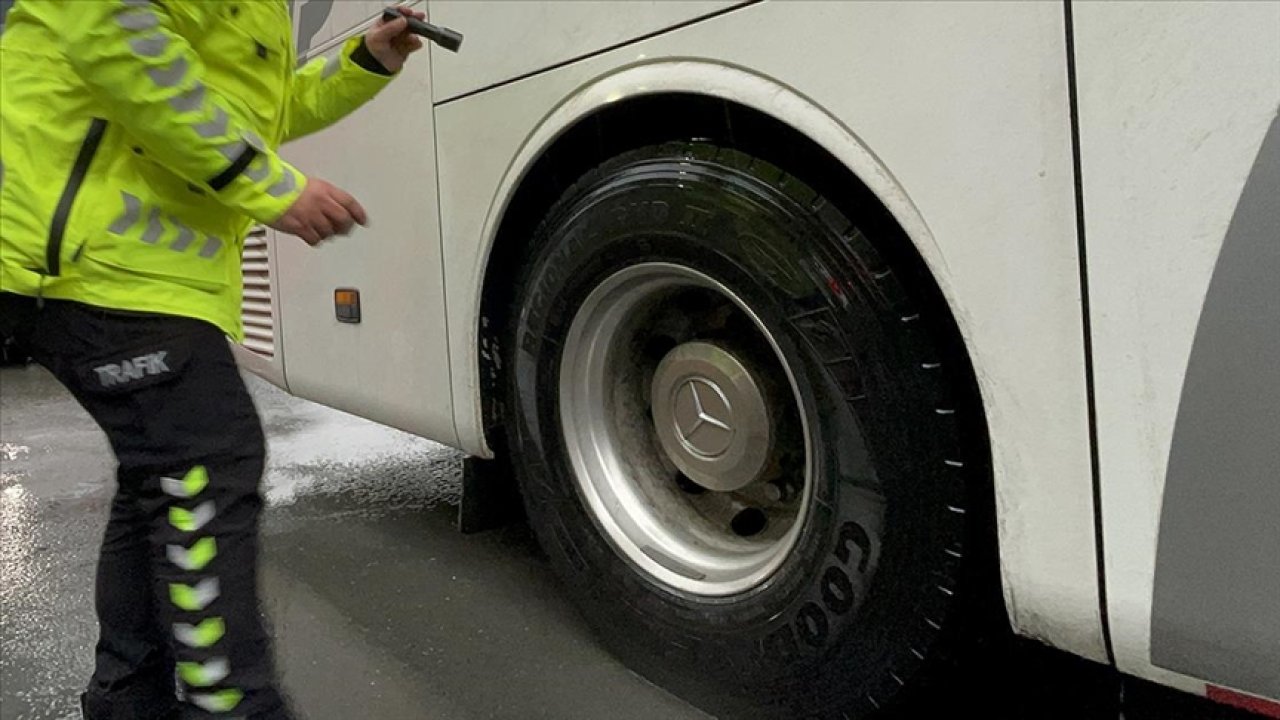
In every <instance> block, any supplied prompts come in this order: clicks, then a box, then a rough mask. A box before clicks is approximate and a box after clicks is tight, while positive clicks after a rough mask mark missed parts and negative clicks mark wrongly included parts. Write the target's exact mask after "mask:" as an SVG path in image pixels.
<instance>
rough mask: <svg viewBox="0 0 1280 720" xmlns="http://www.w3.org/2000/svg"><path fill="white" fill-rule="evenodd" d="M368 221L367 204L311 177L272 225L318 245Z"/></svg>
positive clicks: (310, 243) (309, 243)
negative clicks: (361, 204)
mask: <svg viewBox="0 0 1280 720" xmlns="http://www.w3.org/2000/svg"><path fill="white" fill-rule="evenodd" d="M368 222H369V218H368V217H367V216H366V215H365V212H364V208H363V207H360V203H358V202H356V199H355V198H353V197H351V195H349V194H347V193H346V192H345V191H344V190H342V189H341V188H337V187H334V186H333V185H330V184H329V183H327V182H325V181H324V180H320V179H318V178H309V179H308V180H307V186H306V187H305V188H303V189H302V194H301V195H299V196H298V199H297V200H295V201H294V203H293V205H292V206H290V207H289V209H288V210H286V211H285V213H284V215H281V216H280V219H279V220H276V221H275V222H273V223H271V227H273V228H275V229H276V230H279V231H280V232H283V233H288V234H290V235H297V236H298V237H300V238H302V239H303V240H305V241H306V243H307V244H308V245H317V244H319V243H320V241H322V240H326V239H328V238H331V237H333V236H334V235H346V234H347V233H349V232H351V227H352V226H353V225H355V224H356V223H359V224H361V225H365V224H367V223H368Z"/></svg>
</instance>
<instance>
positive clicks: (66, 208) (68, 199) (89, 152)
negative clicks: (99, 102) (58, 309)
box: [44, 118, 107, 277]
mask: <svg viewBox="0 0 1280 720" xmlns="http://www.w3.org/2000/svg"><path fill="white" fill-rule="evenodd" d="M106 131H107V121H106V120H103V119H102V118H94V119H93V122H92V123H90V124H89V133H88V134H87V135H85V137H84V142H83V143H81V144H80V153H79V154H78V155H76V162H75V165H72V166H71V175H70V177H68V178H67V185H66V187H64V188H63V189H62V196H61V197H59V198H58V206H57V207H56V208H55V209H54V211H53V221H52V222H50V223H49V243H48V244H47V245H46V246H45V255H44V260H45V269H46V270H48V272H49V274H50V275H53V276H55V277H56V276H58V275H61V274H62V238H63V236H64V235H66V233H67V221H68V220H70V218H71V206H72V205H73V204H75V201H76V195H77V194H79V193H80V186H81V185H83V184H84V178H85V175H88V174H89V165H90V164H92V163H93V156H94V155H96V154H97V153H98V146H99V145H101V144H102V136H103V134H104V133H106Z"/></svg>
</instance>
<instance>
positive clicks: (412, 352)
mask: <svg viewBox="0 0 1280 720" xmlns="http://www.w3.org/2000/svg"><path fill="white" fill-rule="evenodd" d="M307 7H308V6H306V5H304V6H302V9H303V10H306V9H307ZM361 7H362V6H360V5H358V4H352V5H351V6H349V7H348V6H347V4H346V3H341V2H340V3H337V4H336V7H335V9H334V13H333V14H334V15H335V16H338V17H340V18H341V21H342V22H345V23H348V24H352V23H354V25H351V26H350V27H345V28H343V29H342V30H340V31H335V32H333V33H332V34H331V35H330V36H329V37H328V38H327V39H325V40H324V41H318V42H315V43H313V44H312V45H311V46H310V52H311V55H312V56H313V57H315V56H325V57H327V56H328V55H329V54H331V53H334V52H338V51H339V49H340V48H341V44H342V41H343V40H344V39H345V38H346V37H349V36H350V35H351V34H352V33H354V32H356V31H357V30H358V29H359V26H360V25H361V24H363V23H365V22H367V21H370V20H372V18H373V17H375V16H374V15H368V14H366V13H365V12H364V10H370V9H372V10H373V11H374V12H375V13H376V12H377V11H378V9H376V8H371V7H367V8H364V9H363V10H361ZM357 11H360V12H357ZM304 19H305V16H303V17H301V18H300V17H299V13H298V12H297V11H295V22H300V21H301V20H304ZM328 22H329V24H331V23H333V22H337V20H330V21H328ZM326 27H328V25H326ZM430 77H431V65H430V55H429V54H428V53H422V54H421V55H420V56H419V57H416V58H414V62H411V63H409V64H407V65H406V66H405V69H404V71H403V72H402V74H401V76H400V77H399V78H397V79H396V82H395V84H394V86H393V87H392V88H390V89H389V90H388V91H386V92H383V93H381V94H380V95H379V96H378V97H377V98H375V99H374V100H373V101H372V102H371V103H369V105H368V106H366V107H364V108H361V109H360V110H358V111H356V112H355V113H354V114H352V115H351V116H350V117H348V118H346V119H344V120H342V121H341V122H339V123H338V124H337V125H335V126H334V127H332V128H329V129H327V130H325V131H324V132H321V133H317V134H315V135H312V136H310V137H307V138H303V139H302V140H299V141H297V142H293V143H290V144H289V145H288V146H287V147H286V148H285V149H284V151H283V155H284V157H285V158H286V159H287V160H289V161H290V162H292V163H294V164H295V165H297V167H298V168H299V169H300V170H302V171H303V172H304V173H306V174H307V175H308V176H312V175H314V176H315V177H319V178H323V179H325V180H327V181H329V182H332V183H333V184H335V185H337V186H338V187H341V188H345V189H347V190H349V191H350V192H351V193H352V194H353V195H355V196H356V198H357V199H358V200H359V201H360V202H361V204H363V205H364V207H365V209H366V210H367V211H368V214H369V218H370V226H369V227H368V228H360V229H356V230H355V231H354V232H353V233H352V235H351V236H350V237H347V238H336V239H334V240H330V241H328V242H326V243H324V244H323V245H322V246H321V247H319V248H310V247H307V245H306V244H305V243H303V242H302V241H301V240H298V239H297V238H294V237H287V236H278V237H276V238H275V239H274V246H273V247H272V254H273V256H274V260H275V265H274V270H275V274H274V282H275V283H276V292H277V293H278V295H279V298H280V303H279V305H280V315H279V323H278V324H279V327H278V329H277V332H278V333H279V335H280V338H281V341H282V345H283V347H284V348H286V349H287V350H286V353H287V358H286V363H285V373H284V374H285V379H286V381H287V383H288V388H289V390H290V391H291V392H293V393H295V394H297V395H300V396H302V397H305V398H308V399H310V400H315V401H317V402H321V403H324V404H326V405H331V406H333V407H337V408H340V409H342V410H345V411H347V412H351V413H354V414H357V415H360V416H362V417H366V418H370V419H372V420H377V421H378V422H382V423H385V424H387V425H391V426H393V427H397V428H400V429H402V430H407V431H409V432H413V433H416V434H419V435H424V436H426V437H429V438H431V439H433V440H437V441H439V442H442V443H445V444H449V445H456V444H457V436H456V434H455V432H454V423H453V404H452V393H451V392H450V376H449V357H448V352H447V332H446V327H445V313H444V278H443V275H442V267H441V254H440V220H439V213H438V207H439V206H438V198H437V194H436V167H435V161H436V158H435V137H434V135H433V125H432V122H433V112H432V101H431V83H430ZM339 288H352V289H356V290H358V291H359V293H360V306H361V320H360V322H359V323H344V322H339V320H338V318H337V316H336V313H335V304H334V300H335V298H334V292H335V290H337V289H339Z"/></svg>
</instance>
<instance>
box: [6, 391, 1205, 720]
mask: <svg viewBox="0 0 1280 720" xmlns="http://www.w3.org/2000/svg"><path fill="white" fill-rule="evenodd" d="M249 383H250V387H251V388H252V390H253V392H254V396H255V398H256V400H257V402H258V406H259V410H260V412H261V413H262V416H263V420H264V422H265V424H266V428H267V434H268V438H269V447H270V458H269V465H268V472H267V475H266V478H265V480H264V490H265V494H266V496H267V500H268V505H269V507H268V510H267V512H266V515H265V519H264V526H263V533H264V547H263V554H264V557H263V581H264V595H265V599H266V609H267V612H268V615H269V616H270V618H271V623H272V626H273V627H274V630H275V635H276V637H277V638H278V640H277V651H278V656H279V661H280V666H281V671H282V675H283V683H284V685H285V687H286V690H287V691H288V693H289V695H290V696H291V697H292V699H293V702H294V704H295V706H296V707H297V709H298V710H299V711H300V714H301V715H302V717H304V718H308V719H309V720H350V719H353V718H373V719H377V720H417V719H419V718H423V719H426V718H430V719H431V720H480V719H482V718H483V719H508V718H510V719H512V720H514V719H516V718H520V719H522V720H523V719H525V718H548V719H553V720H632V719H634V720H641V719H643V720H706V719H707V718H710V717H711V715H709V714H707V713H705V712H703V711H701V710H699V709H697V708H695V707H694V706H693V705H691V704H689V703H687V702H685V701H684V700H681V699H679V698H676V697H674V696H672V695H670V694H668V693H667V692H665V691H664V690H662V689H660V688H658V687H655V686H654V685H651V684H650V683H648V682H647V681H645V680H644V679H642V678H640V677H638V676H637V675H635V674H633V673H631V672H630V671H628V670H627V669H626V668H625V667H623V666H622V665H620V664H619V663H618V662H617V661H616V660H614V659H613V658H612V657H611V656H609V655H608V654H607V653H606V652H605V651H604V650H603V649H602V648H601V647H600V646H599V645H598V644H597V642H596V641H595V639H594V638H593V636H592V635H591V633H590V631H589V630H588V629H587V628H586V627H585V625H584V624H583V622H582V621H581V620H580V619H579V618H578V616H577V615H576V614H575V613H574V611H573V609H572V607H571V606H570V604H569V603H568V601H567V600H566V598H565V597H564V595H563V594H562V592H561V590H560V588H559V587H558V585H557V584H556V581H555V578H554V577H553V576H552V574H551V571H550V568H549V567H548V566H547V563H546V561H545V560H544V559H543V557H542V555H541V554H540V552H539V551H538V549H537V546H536V544H535V543H534V541H533V539H532V537H531V535H530V533H529V531H528V530H527V528H525V527H523V526H521V525H515V526H512V527H508V528H504V529H500V530H494V531H489V532H485V533H481V534H478V535H461V534H459V533H458V532H457V531H456V530H455V525H454V523H455V519H456V513H457V504H458V502H459V500H460V495H461V474H462V465H461V458H460V457H459V456H458V455H457V454H456V453H454V452H453V451H451V450H449V449H447V448H444V447H441V446H439V445H436V444H434V443H431V442H428V441H425V440H422V439H419V438H415V437H412V436H409V435H405V434H402V433H399V432H396V431H394V430H390V429H387V428H385V427H382V426H379V425H376V424H373V423H369V422H365V421H362V420H359V419H356V418H353V417H350V416H348V415H345V414H342V413H338V412H335V411H332V410H329V409H326V408H322V407H320V406H317V405H313V404H311V403H307V402H304V401H299V400H296V399H293V398H291V397H289V396H287V395H285V394H284V393H282V392H280V391H278V390H276V389H275V388H273V387H270V386H268V385H267V384H265V383H263V382H261V381H258V380H256V379H252V378H251V379H250V380H249ZM113 467H114V466H113V461H112V458H111V455H110V452H109V450H108V448H107V445H106V441H105V438H104V437H103V436H102V435H101V433H100V432H99V431H98V430H97V429H96V427H95V426H94V425H93V423H92V421H91V420H90V419H89V418H88V416H87V415H86V414H85V413H84V412H83V411H82V410H81V409H80V407H79V406H78V405H76V404H75V402H74V401H72V400H71V399H70V397H69V396H68V395H67V394H66V393H65V392H64V391H63V390H62V389H61V388H60V387H59V386H58V385H57V384H56V383H55V382H54V381H53V380H52V379H51V378H50V376H48V375H47V374H46V373H45V372H44V371H43V370H41V369H38V368H35V367H30V368H5V369H3V370H0V720H65V719H68V718H76V717H78V714H77V713H76V710H75V707H76V705H75V702H76V701H75V698H76V694H77V693H78V691H79V688H80V687H81V686H82V684H83V683H84V681H85V679H86V678H87V677H88V674H89V673H90V671H91V669H92V648H93V643H94V642H95V639H96V632H97V630H96V627H95V624H94V620H93V614H92V596H91V588H92V579H93V571H94V564H95V553H96V547H97V543H98V539H99V535H100V534H101V532H102V527H103V524H104V523H105V519H106V516H107V509H108V505H109V501H110V497H111V492H112V486H113V483H114V480H113ZM999 665H1000V667H984V668H977V669H975V671H974V677H975V678H982V679H983V680H982V683H983V687H982V689H981V690H980V691H976V692H973V693H971V695H972V696H973V697H976V698H979V699H977V700H970V701H968V702H967V703H966V702H964V701H961V702H955V701H951V702H945V703H943V704H942V705H937V706H932V707H931V709H930V710H928V711H925V710H918V711H913V710H907V711H904V712H903V713H901V714H902V716H903V717H911V718H915V717H942V716H944V715H942V714H939V713H938V710H940V709H941V708H942V707H945V708H946V712H945V716H951V717H954V716H958V715H959V714H960V713H962V712H963V711H964V710H965V709H970V710H974V711H977V713H979V714H980V715H982V716H985V717H989V718H994V717H1009V718H1043V717H1055V718H1057V717H1062V718H1073V719H1077V718H1078V719H1080V720H1087V719H1088V718H1107V720H1111V719H1113V718H1117V717H1120V716H1121V714H1120V710H1119V709H1118V707H1116V703H1115V701H1114V700H1113V697H1114V696H1115V695H1116V694H1117V693H1116V689H1117V685H1116V682H1115V680H1114V678H1112V677H1111V676H1110V675H1109V674H1108V673H1105V672H1100V671H1099V669H1098V668H1095V667H1094V666H1091V665H1089V664H1087V663H1078V662H1075V661H1074V660H1070V659H1067V658H1065V657H1064V656H1060V655H1058V654H1057V653H1048V652H1044V651H1041V650H1038V649H1028V647H1027V646H1024V645H1018V646H1017V647H1016V649H1013V650H1010V651H1009V653H1008V658H1007V659H1003V660H1001V661H1000V662H999ZM691 699H692V700H693V701H694V702H698V699H697V698H691ZM969 706H972V707H969ZM1160 707H1161V709H1159V710H1155V711H1150V710H1148V711H1146V713H1145V714H1144V715H1141V717H1149V718H1161V719H1164V718H1186V719H1187V720H1192V719H1194V720H1200V719H1201V718H1208V717H1210V716H1212V717H1214V718H1217V717H1219V715H1218V713H1217V712H1216V711H1212V710H1211V709H1209V708H1208V707H1206V706H1204V705H1201V704H1194V705H1190V706H1189V707H1188V706H1184V705H1183V704H1179V705H1178V706H1177V708H1176V709H1173V708H1167V707H1165V706H1163V705H1162V706H1160ZM1136 717H1139V715H1138V714H1136V713H1134V712H1132V711H1130V712H1129V718H1130V720H1134V718H1136ZM1222 717H1225V716H1222Z"/></svg>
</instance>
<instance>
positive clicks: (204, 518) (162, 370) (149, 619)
mask: <svg viewBox="0 0 1280 720" xmlns="http://www.w3.org/2000/svg"><path fill="white" fill-rule="evenodd" d="M0 331H3V332H4V333H5V334H8V335H11V336H13V337H16V338H17V340H18V341H19V342H21V343H22V344H23V345H25V346H26V348H27V349H28V350H29V351H30V353H31V356H32V357H33V358H34V359H35V360H36V361H37V362H39V363H40V364H42V365H44V366H45V367H47V368H48V369H49V370H50V371H51V372H52V373H53V374H54V375H55V376H56V377H57V378H58V380H59V381H61V382H62V384H63V385H65V386H66V387H67V389H68V390H70V391H71V393H72V394H73V395H74V396H75V398H76V400H78V401H79V402H80V404H81V405H83V406H84V408H85V409H86V410H87V411H88V412H89V414H90V415H92V416H93V419H94V420H95V421H97V423H98V425H100V426H101V427H102V429H103V431H105V432H106V434H107V437H108V439H109V440H110V443H111V447H112V449H113V450H114V451H115V454H116V459H117V461H118V462H119V467H118V471H117V481H118V482H117V488H116V495H115V499H114V501H113V503H112V506H111V517H110V521H109V523H108V525H107V530H106V535H105V537H104V538H103V541H102V552H101V556H100V559H99V563H98V574H97V585H96V588H95V605H96V609H97V615H98V622H99V625H100V635H99V641H98V646H97V652H96V663H95V669H94V674H93V678H92V680H91V681H90V683H89V687H88V689H87V691H86V692H85V693H84V695H83V697H82V705H83V709H84V714H85V717H86V718H88V719H89V720H152V719H153V718H164V719H166V720H168V719H170V718H180V719H181V720H188V719H192V720H195V719H204V718H246V719H253V720H258V719H260V718H261V719H263V720H278V719H285V718H289V717H290V715H289V714H288V711H287V710H286V708H285V703H284V700H283V698H282V697H281V695H280V693H279V692H278V690H277V688H276V684H275V672H274V668H273V661H272V653H271V643H270V639H269V637H268V635H267V633H266V631H265V630H264V627H263V623H262V617H261V613H260V611H259V606H258V585H257V558H258V522H259V515H260V513H261V511H262V497H261V495H260V494H259V482H260V479H261V475H262V469H263V463H264V458H265V455H266V451H265V445H264V440H263V435H262V428H261V423H260V422H259V420H258V415H257V412H256V410H255V409H254V406H253V402H252V400H251V399H250V397H249V394H248V392H247V391H246V389H245V386H244V382H243V380H242V379H241V377H240V374H239V371H238V370H237V368H236V365H235V361H234V359H233V357H232V355H231V351H230V348H229V347H228V345H227V340H226V338H225V337H224V336H223V335H222V333H221V332H220V331H219V330H218V329H217V328H215V327H214V326H212V325H210V324H208V323H205V322H201V321H198V320H192V319H189V318H181V317H172V316H164V315H144V314H133V313H120V312H114V311H106V310H102V309H98V308H93V307H90V306H87V305H83V304H79V303H73V302H65V301H46V302H45V303H44V304H43V307H38V306H37V304H36V303H35V301H34V300H32V299H31V298H26V297H20V296H17V295H14V294H11V293H0ZM175 673H176V675H177V680H178V682H177V683H176V684H175Z"/></svg>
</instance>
